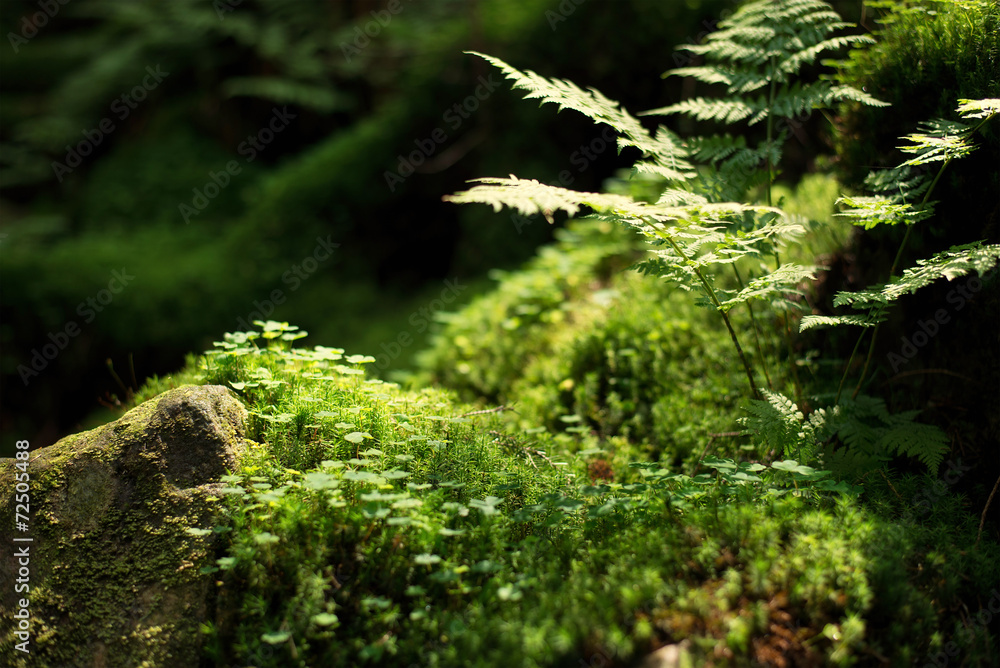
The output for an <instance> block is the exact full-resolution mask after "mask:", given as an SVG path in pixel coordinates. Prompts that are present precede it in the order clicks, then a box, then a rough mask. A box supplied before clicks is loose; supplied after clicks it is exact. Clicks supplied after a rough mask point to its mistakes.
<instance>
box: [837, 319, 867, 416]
mask: <svg viewBox="0 0 1000 668" xmlns="http://www.w3.org/2000/svg"><path fill="white" fill-rule="evenodd" d="M865 332H866V328H862V330H861V334H860V336H858V341H857V343H855V344H854V350H852V351H851V356H850V357H849V358H847V366H846V368H845V369H844V375H842V376H841V377H840V385H839V386H838V387H837V398H836V399H834V400H833V404H834V405H835V406H836V405H837V404H839V403H840V395H841V394H842V393H843V391H844V382H845V381H846V380H847V374H848V373H849V372H850V371H851V364H852V363H853V362H854V357H855V355H857V354H858V348H860V347H861V342H862V341H864V340H865Z"/></svg>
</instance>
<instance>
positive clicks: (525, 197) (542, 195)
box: [443, 174, 642, 223]
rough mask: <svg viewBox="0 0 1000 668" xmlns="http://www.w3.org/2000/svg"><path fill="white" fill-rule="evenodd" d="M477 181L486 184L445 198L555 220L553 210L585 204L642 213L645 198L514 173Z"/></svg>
mask: <svg viewBox="0 0 1000 668" xmlns="http://www.w3.org/2000/svg"><path fill="white" fill-rule="evenodd" d="M474 182H477V183H481V184H483V185H478V186H475V187H474V188H472V189H470V190H466V191H463V192H459V193H455V194H454V195H446V196H445V197H444V198H443V199H444V201H446V202H455V203H456V204H472V203H477V204H488V205H490V206H491V207H493V210H494V211H500V210H501V209H502V208H503V207H505V206H507V207H510V208H512V209H516V210H517V211H518V212H519V213H520V214H521V215H524V216H533V215H535V214H536V213H541V214H543V215H544V216H545V218H546V220H548V221H549V222H550V223H551V222H553V218H552V214H554V213H555V212H556V211H565V212H566V213H568V214H569V215H571V216H575V215H576V214H577V213H578V212H579V211H580V208H581V207H582V206H589V207H591V208H593V209H597V210H605V209H609V208H619V209H624V210H628V211H630V212H632V213H633V214H634V215H639V213H638V211H636V210H635V207H641V206H642V202H634V201H633V200H631V199H630V198H628V197H623V196H621V195H609V194H603V193H588V192H578V191H576V190H569V189H567V188H559V187H557V186H550V185H547V184H544V183H540V182H538V181H536V180H534V179H519V178H517V177H516V176H514V175H513V174H512V175H511V176H510V178H507V179H503V178H482V179H475V181H474Z"/></svg>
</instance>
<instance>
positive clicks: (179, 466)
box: [0, 385, 246, 668]
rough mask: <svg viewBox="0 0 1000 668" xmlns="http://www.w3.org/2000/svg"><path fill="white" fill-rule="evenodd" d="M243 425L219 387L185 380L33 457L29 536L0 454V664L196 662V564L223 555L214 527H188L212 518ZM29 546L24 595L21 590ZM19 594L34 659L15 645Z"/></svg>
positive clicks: (200, 603) (203, 580) (203, 599)
mask: <svg viewBox="0 0 1000 668" xmlns="http://www.w3.org/2000/svg"><path fill="white" fill-rule="evenodd" d="M245 422H246V409H245V408H244V407H243V405H242V404H240V402H239V401H238V400H237V399H236V398H235V396H234V395H233V393H232V392H231V391H230V390H228V389H227V388H224V387H220V386H192V385H187V386H184V387H179V388H177V389H174V390H171V391H169V392H166V393H164V394H162V395H160V396H158V397H156V398H154V399H151V400H150V401H147V402H146V403H144V404H142V405H141V406H138V407H136V408H134V409H132V410H131V411H129V412H128V413H126V414H125V415H123V416H122V417H121V418H120V419H119V420H117V421H115V422H112V423H110V424H107V425H104V426H103V427H99V428H97V429H93V430H91V431H87V432H83V433H81V434H76V435H73V436H68V437H66V438H64V439H62V440H61V441H59V442H58V443H55V444H54V445H52V446H50V447H47V448H41V449H39V450H35V451H32V452H31V453H30V460H29V463H28V467H27V473H28V475H29V480H28V484H29V489H28V492H27V494H28V497H29V499H30V512H29V518H30V519H29V522H28V530H27V531H24V532H22V531H17V530H15V511H19V512H22V513H23V512H24V509H23V508H20V509H18V508H16V503H15V484H16V479H15V474H21V473H22V471H21V470H20V469H18V468H17V467H16V466H15V464H16V463H17V460H14V459H0V526H2V527H3V528H2V529H0V535H2V536H3V543H4V544H3V551H2V555H3V556H2V557H0V659H2V660H0V664H3V665H15V666H28V665H30V666H51V667H60V666H88V667H90V666H92V667H94V668H104V667H109V668H110V667H112V666H123V667H124V666H130V667H131V666H146V667H149V668H155V667H157V666H164V667H169V668H173V667H175V666H197V665H198V664H199V662H200V660H201V639H202V637H203V636H202V634H201V633H200V631H199V625H200V624H201V623H202V622H204V621H205V620H207V619H209V618H210V614H211V613H210V611H209V607H210V598H211V597H212V590H213V589H214V587H213V578H212V576H211V574H208V573H202V572H201V569H202V568H204V567H206V566H213V565H214V561H215V559H216V558H217V557H218V556H219V555H216V553H215V551H216V542H215V538H216V536H217V534H216V533H214V532H211V531H208V532H204V535H194V534H198V533H201V532H198V531H194V532H188V531H187V530H188V529H202V530H205V529H211V528H212V527H213V526H214V525H215V524H216V523H218V521H220V519H221V507H220V505H219V504H220V501H219V500H218V499H217V495H218V490H219V488H220V487H223V486H224V485H223V484H222V483H220V482H219V477H220V476H222V475H225V473H226V471H227V469H228V470H233V469H235V468H236V464H237V459H238V457H239V456H240V455H241V453H242V452H243V448H244V435H245ZM22 490H23V487H22ZM23 500H24V499H20V501H23ZM22 537H24V538H31V542H26V541H24V542H14V541H13V539H14V538H22ZM24 547H27V548H28V554H29V557H28V560H29V562H30V563H29V566H28V567H29V569H30V573H29V575H28V577H27V582H26V583H25V584H27V585H28V586H29V590H28V592H27V593H17V592H15V581H16V579H17V578H18V577H19V575H18V573H19V568H20V567H21V566H22V565H23V564H19V563H18V559H22V560H23V557H18V556H15V554H16V553H18V552H20V551H21V550H23V548H24ZM22 580H23V578H22ZM22 598H27V599H28V601H29V605H28V611H29V613H30V619H29V622H28V625H29V629H28V634H29V638H30V640H29V644H28V646H27V648H28V649H29V650H30V652H31V653H30V655H27V654H24V653H22V652H20V651H17V650H16V649H15V646H16V645H17V644H18V643H20V642H21V641H22V639H21V638H19V637H18V636H17V635H16V634H15V632H16V631H17V620H15V619H14V618H13V615H14V612H15V610H18V609H20V608H19V601H20V599H22Z"/></svg>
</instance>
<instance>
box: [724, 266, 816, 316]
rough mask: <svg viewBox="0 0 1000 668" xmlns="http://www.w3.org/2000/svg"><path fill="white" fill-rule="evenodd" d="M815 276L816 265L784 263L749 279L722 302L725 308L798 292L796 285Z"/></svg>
mask: <svg viewBox="0 0 1000 668" xmlns="http://www.w3.org/2000/svg"><path fill="white" fill-rule="evenodd" d="M815 277H816V267H803V266H800V265H796V264H784V265H782V266H781V267H779V268H778V269H777V270H775V271H773V272H771V273H770V274H766V275H764V276H761V277H760V278H755V279H753V280H752V281H749V282H748V283H747V284H746V286H745V287H744V288H743V289H742V290H740V291H739V293H737V295H736V296H735V297H733V298H732V299H728V300H726V301H724V302H722V306H723V307H724V308H725V310H728V309H731V308H732V307H734V306H736V305H738V304H744V303H746V302H749V301H752V300H755V299H756V300H760V299H771V298H774V297H776V296H781V295H786V294H788V293H798V292H799V290H798V289H797V285H798V284H799V283H801V282H802V281H804V280H812V279H814V278H815Z"/></svg>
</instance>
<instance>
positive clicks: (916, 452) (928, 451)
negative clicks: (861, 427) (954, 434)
mask: <svg viewBox="0 0 1000 668" xmlns="http://www.w3.org/2000/svg"><path fill="white" fill-rule="evenodd" d="M876 447H877V448H878V449H879V450H882V451H885V452H893V453H897V454H900V455H906V456H908V457H914V458H916V459H918V460H920V462H921V463H923V464H924V465H925V466H926V467H927V468H928V469H929V470H930V473H931V475H933V476H937V473H938V467H940V466H941V462H943V461H944V456H945V455H946V454H948V451H949V450H950V442H949V441H948V435H947V434H945V433H944V432H943V431H941V429H939V428H938V427H935V426H934V425H929V424H921V423H919V422H904V423H902V424H899V425H897V426H895V427H893V428H891V429H889V430H887V431H886V432H885V433H884V434H883V435H882V437H881V438H880V439H879V440H878V442H877V443H876Z"/></svg>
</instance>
